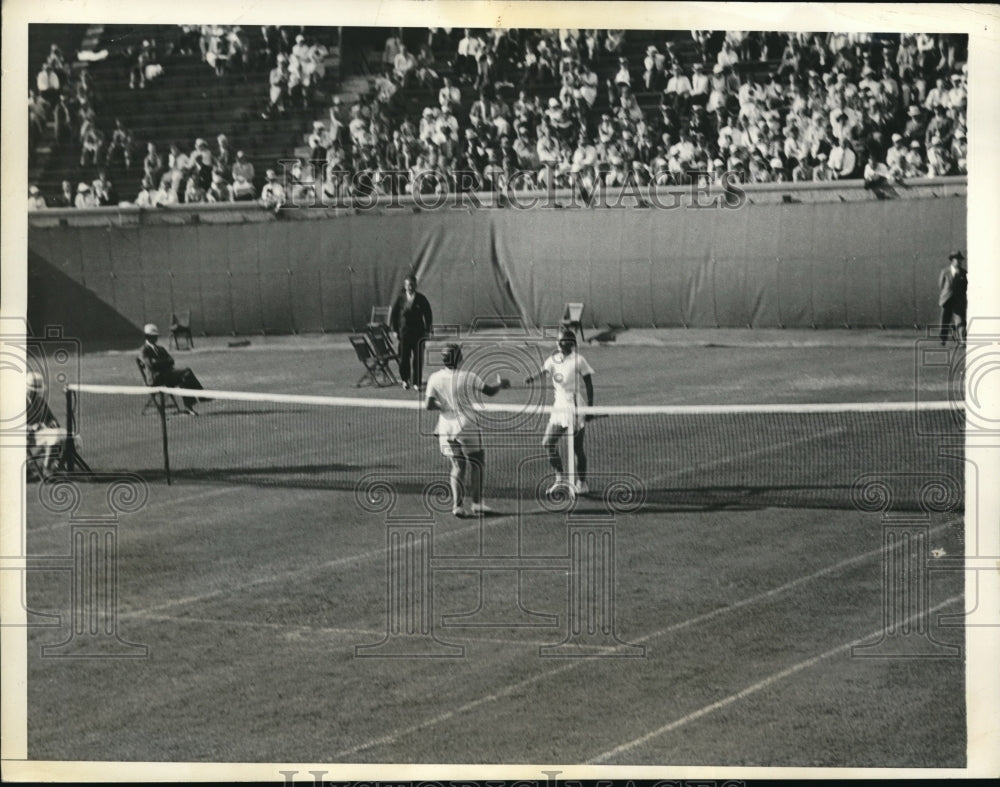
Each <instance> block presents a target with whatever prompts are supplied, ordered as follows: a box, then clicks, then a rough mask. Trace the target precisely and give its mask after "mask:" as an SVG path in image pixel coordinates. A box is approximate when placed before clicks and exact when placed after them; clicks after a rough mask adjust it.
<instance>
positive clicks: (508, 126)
mask: <svg viewBox="0 0 1000 787" xmlns="http://www.w3.org/2000/svg"><path fill="white" fill-rule="evenodd" d="M637 35H642V36H643V39H642V42H643V43H645V41H646V40H648V39H649V37H650V36H649V34H648V33H642V34H639V33H633V32H628V33H626V32H625V31H619V30H607V31H603V30H586V31H579V30H535V31H526V30H525V31H516V30H490V31H488V32H487V33H483V34H480V33H478V32H475V31H471V30H464V31H453V32H452V31H446V30H442V29H430V30H429V31H428V32H427V36H426V40H425V41H424V42H423V43H422V44H421V46H420V47H419V48H418V49H417V50H416V51H415V52H412V51H410V50H409V49H408V48H407V47H406V45H405V44H404V43H403V41H402V31H400V34H392V35H390V36H389V37H388V38H387V40H386V43H385V49H384V53H383V57H382V62H381V66H382V73H381V74H380V75H379V76H378V77H377V79H376V80H375V91H374V95H373V97H372V100H368V101H365V100H361V101H358V102H357V103H355V104H354V105H353V106H351V107H349V108H345V107H343V106H341V105H340V104H338V103H334V105H333V106H332V107H331V109H330V115H329V118H328V119H327V120H325V121H324V122H321V123H317V124H316V127H315V128H314V129H313V132H312V134H311V135H310V136H309V147H310V150H311V158H312V159H313V161H314V163H313V165H312V166H310V167H309V168H308V173H309V174H310V175H312V174H315V173H317V172H318V173H320V174H321V176H322V175H325V176H324V177H322V182H316V183H315V184H313V185H312V186H311V189H310V188H307V186H309V184H308V182H305V183H303V182H301V181H298V180H297V178H295V177H294V176H291V177H290V178H288V179H287V182H286V183H285V187H286V188H285V190H286V193H287V194H288V197H289V198H290V199H292V198H294V192H295V191H296V190H297V191H298V192H300V193H304V194H305V195H306V197H307V198H308V197H309V195H310V193H311V192H314V193H315V194H316V196H317V197H319V198H321V199H327V200H334V199H338V198H342V197H344V196H347V195H349V194H352V193H353V194H357V193H358V192H365V191H371V190H374V191H376V192H379V193H385V194H390V193H413V192H414V191H416V190H418V191H420V192H421V193H428V192H455V191H463V190H478V189H504V188H513V189H517V190H532V189H538V188H548V187H555V188H561V187H565V188H570V187H581V188H583V189H593V188H595V187H597V186H599V185H600V184H602V183H603V184H606V185H608V186H619V185H624V184H626V183H628V182H630V181H634V182H635V183H637V184H639V185H645V184H650V183H655V184H663V185H669V184H683V183H688V182H691V181H692V180H696V179H703V180H708V181H720V180H722V178H723V177H726V178H729V179H732V180H736V181H740V182H745V183H768V182H782V181H796V182H800V181H829V180H836V179H860V178H862V177H864V178H865V180H866V181H867V182H868V183H870V184H872V185H879V184H882V183H888V182H897V183H898V182H904V181H905V180H907V179H911V178H914V177H921V176H937V175H954V174H964V173H965V172H966V171H967V170H966V101H967V94H966V81H967V69H966V67H965V65H964V63H963V61H964V58H965V51H964V37H961V36H949V35H923V34H921V35H915V36H914V35H903V36H894V37H885V38H882V37H878V36H873V35H871V34H857V33H856V34H816V33H794V34H782V33H743V32H718V31H692V32H691V38H690V40H689V41H681V40H667V41H662V42H660V41H656V42H651V43H649V44H648V45H647V46H646V48H645V52H644V55H643V56H642V57H641V59H639V58H638V57H636V55H635V47H634V46H632V47H629V46H628V44H629V43H630V41H629V37H630V36H637ZM626 53H630V54H631V57H629V56H628V55H627V54H626ZM428 96H430V99H429V100H427V99H426V97H428ZM421 97H423V98H424V99H425V101H426V104H427V105H426V106H424V107H422V110H421V111H420V114H419V117H417V116H415V115H414V114H412V113H410V112H409V111H408V109H409V107H410V106H412V99H413V98H421ZM324 164H325V167H324V166H323V165H324ZM299 166H301V163H300V165H299ZM724 173H725V175H724Z"/></svg>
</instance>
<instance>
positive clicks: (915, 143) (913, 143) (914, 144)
mask: <svg viewBox="0 0 1000 787" xmlns="http://www.w3.org/2000/svg"><path fill="white" fill-rule="evenodd" d="M910 147H911V148H916V149H917V150H919V149H920V143H919V142H917V140H913V142H911V143H910Z"/></svg>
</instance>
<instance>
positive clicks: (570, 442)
mask: <svg viewBox="0 0 1000 787" xmlns="http://www.w3.org/2000/svg"><path fill="white" fill-rule="evenodd" d="M576 419H577V404H576V394H575V393H574V394H573V409H572V410H571V411H570V419H569V429H567V430H566V481H567V483H568V484H569V488H570V492H573V490H575V489H576V451H574V450H573V449H574V442H575V441H576Z"/></svg>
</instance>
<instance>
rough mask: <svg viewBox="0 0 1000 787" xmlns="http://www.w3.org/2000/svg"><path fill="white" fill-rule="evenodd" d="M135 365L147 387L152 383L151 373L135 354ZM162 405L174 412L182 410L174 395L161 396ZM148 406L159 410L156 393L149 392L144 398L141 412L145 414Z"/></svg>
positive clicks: (148, 408)
mask: <svg viewBox="0 0 1000 787" xmlns="http://www.w3.org/2000/svg"><path fill="white" fill-rule="evenodd" d="M135 365H136V366H138V367H139V374H140V375H142V382H143V383H144V384H145V385H146V387H147V388H149V387H152V385H153V375H152V374H151V373H150V371H149V369H147V368H146V362H145V361H144V360H142V358H140V357H138V356H136V359H135ZM163 407H164V409H166V410H169V411H171V412H174V413H178V414H180V413H182V412H184V411H183V409H182V408H181V406H180V405H179V404H178V403H177V397H176V396H164V397H163ZM150 408H152V409H154V410H156V411H159V409H160V403H159V402H158V401H157V399H156V394H155V393H151V394H150V395H149V397H148V398H147V399H146V404H144V405H143V406H142V414H143V415H145V414H146V413H148V412H149V410H150Z"/></svg>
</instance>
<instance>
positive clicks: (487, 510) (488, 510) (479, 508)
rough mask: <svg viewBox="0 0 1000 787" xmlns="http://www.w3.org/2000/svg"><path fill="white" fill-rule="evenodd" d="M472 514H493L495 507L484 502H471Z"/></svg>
mask: <svg viewBox="0 0 1000 787" xmlns="http://www.w3.org/2000/svg"><path fill="white" fill-rule="evenodd" d="M472 513H473V514H494V513H496V509H495V508H493V507H492V506H488V505H486V503H473V504H472Z"/></svg>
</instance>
